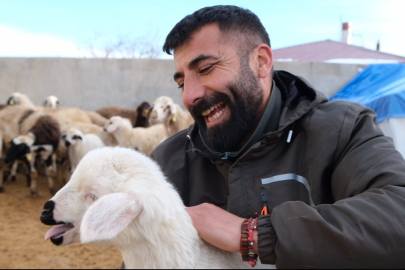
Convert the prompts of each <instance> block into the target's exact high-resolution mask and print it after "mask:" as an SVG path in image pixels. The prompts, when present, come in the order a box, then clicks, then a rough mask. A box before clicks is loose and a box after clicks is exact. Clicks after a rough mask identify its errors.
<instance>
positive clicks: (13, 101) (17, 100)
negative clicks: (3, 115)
mask: <svg viewBox="0 0 405 270" xmlns="http://www.w3.org/2000/svg"><path fill="white" fill-rule="evenodd" d="M7 105H28V106H34V104H32V102H31V101H30V100H29V98H28V97H27V95H24V94H22V93H20V92H14V93H12V94H11V95H10V97H9V98H8V100H7Z"/></svg>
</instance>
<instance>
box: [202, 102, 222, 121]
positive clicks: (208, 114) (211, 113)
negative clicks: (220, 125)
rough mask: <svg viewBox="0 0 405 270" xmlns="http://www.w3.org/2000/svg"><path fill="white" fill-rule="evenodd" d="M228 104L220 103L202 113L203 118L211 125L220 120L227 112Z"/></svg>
mask: <svg viewBox="0 0 405 270" xmlns="http://www.w3.org/2000/svg"><path fill="white" fill-rule="evenodd" d="M225 106H226V104H225V103H224V102H220V103H217V104H215V105H214V106H212V107H211V108H209V109H208V110H205V111H203V112H202V116H204V118H205V121H206V122H207V123H210V122H212V121H214V120H216V119H218V118H219V117H220V116H221V115H222V114H223V113H224V111H225Z"/></svg>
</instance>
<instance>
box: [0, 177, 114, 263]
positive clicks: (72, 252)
mask: <svg viewBox="0 0 405 270" xmlns="http://www.w3.org/2000/svg"><path fill="white" fill-rule="evenodd" d="M59 187H60V185H59ZM4 189H5V191H4V193H0V269H119V268H120V266H121V254H120V252H119V251H118V249H116V248H114V247H108V248H106V247H99V246H96V245H94V244H86V245H82V244H80V243H75V244H72V245H69V246H55V245H53V244H52V242H51V241H49V240H48V241H45V240H44V236H45V233H46V232H47V231H48V229H50V226H46V225H44V224H42V223H41V221H40V219H39V217H40V214H41V211H42V208H43V206H44V204H45V202H46V201H47V200H48V199H50V198H51V197H52V196H51V194H50V193H49V190H48V187H47V181H46V179H45V178H42V177H41V178H40V181H39V183H38V195H36V196H32V195H31V194H30V189H29V187H27V186H26V185H25V178H24V177H23V176H22V175H21V174H19V175H18V177H17V180H16V181H15V182H5V183H4Z"/></svg>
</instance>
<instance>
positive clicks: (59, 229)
mask: <svg viewBox="0 0 405 270" xmlns="http://www.w3.org/2000/svg"><path fill="white" fill-rule="evenodd" d="M72 228H73V225H71V224H61V225H58V226H55V227H53V228H52V229H50V230H49V231H47V232H46V234H45V240H48V239H50V238H52V237H55V236H57V235H61V234H63V233H65V232H67V231H68V230H70V229H72Z"/></svg>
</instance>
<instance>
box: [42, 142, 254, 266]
mask: <svg viewBox="0 0 405 270" xmlns="http://www.w3.org/2000/svg"><path fill="white" fill-rule="evenodd" d="M40 219H41V221H42V222H43V223H44V224H46V225H55V224H61V225H58V226H55V227H53V228H52V229H50V230H49V231H48V232H46V234H45V240H47V239H51V241H52V242H53V243H54V244H55V245H69V244H72V243H75V242H81V243H83V244H84V243H96V244H97V243H99V244H102V245H103V246H105V245H113V246H116V247H117V248H118V249H119V250H120V252H121V254H122V258H123V261H124V263H125V267H126V268H128V269H136V268H144V269H153V268H165V269H173V268H180V269H191V268H199V269H208V268H214V269H219V268H227V269H236V268H251V266H250V265H249V264H248V263H247V262H244V261H242V258H241V255H240V253H233V252H226V251H223V250H220V249H218V248H216V247H214V246H212V245H210V244H208V243H207V242H205V241H203V240H202V239H201V238H200V237H199V235H198V233H197V230H196V229H195V228H194V227H193V224H192V220H191V218H190V216H189V215H188V213H187V212H186V210H185V206H184V205H183V202H182V200H181V198H180V196H179V194H178V192H177V191H176V190H175V188H174V187H173V186H172V185H171V184H170V183H169V182H168V181H167V180H166V178H165V176H164V174H163V173H162V171H161V169H160V167H159V166H158V165H157V164H156V163H155V162H154V161H153V160H152V159H150V158H148V157H147V156H145V155H143V154H141V153H139V152H137V151H133V150H130V149H127V148H122V147H104V148H100V149H96V150H93V151H90V152H89V153H88V154H87V155H86V156H85V157H84V158H83V159H82V160H81V161H80V163H79V165H78V166H77V168H76V170H75V172H74V173H73V175H72V178H71V179H70V181H69V182H68V183H67V184H66V185H65V186H64V187H63V188H62V189H60V190H59V191H58V192H57V193H56V194H55V196H53V197H52V198H51V199H50V200H49V201H48V202H46V203H45V206H44V210H43V211H42V213H41V217H40Z"/></svg>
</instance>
